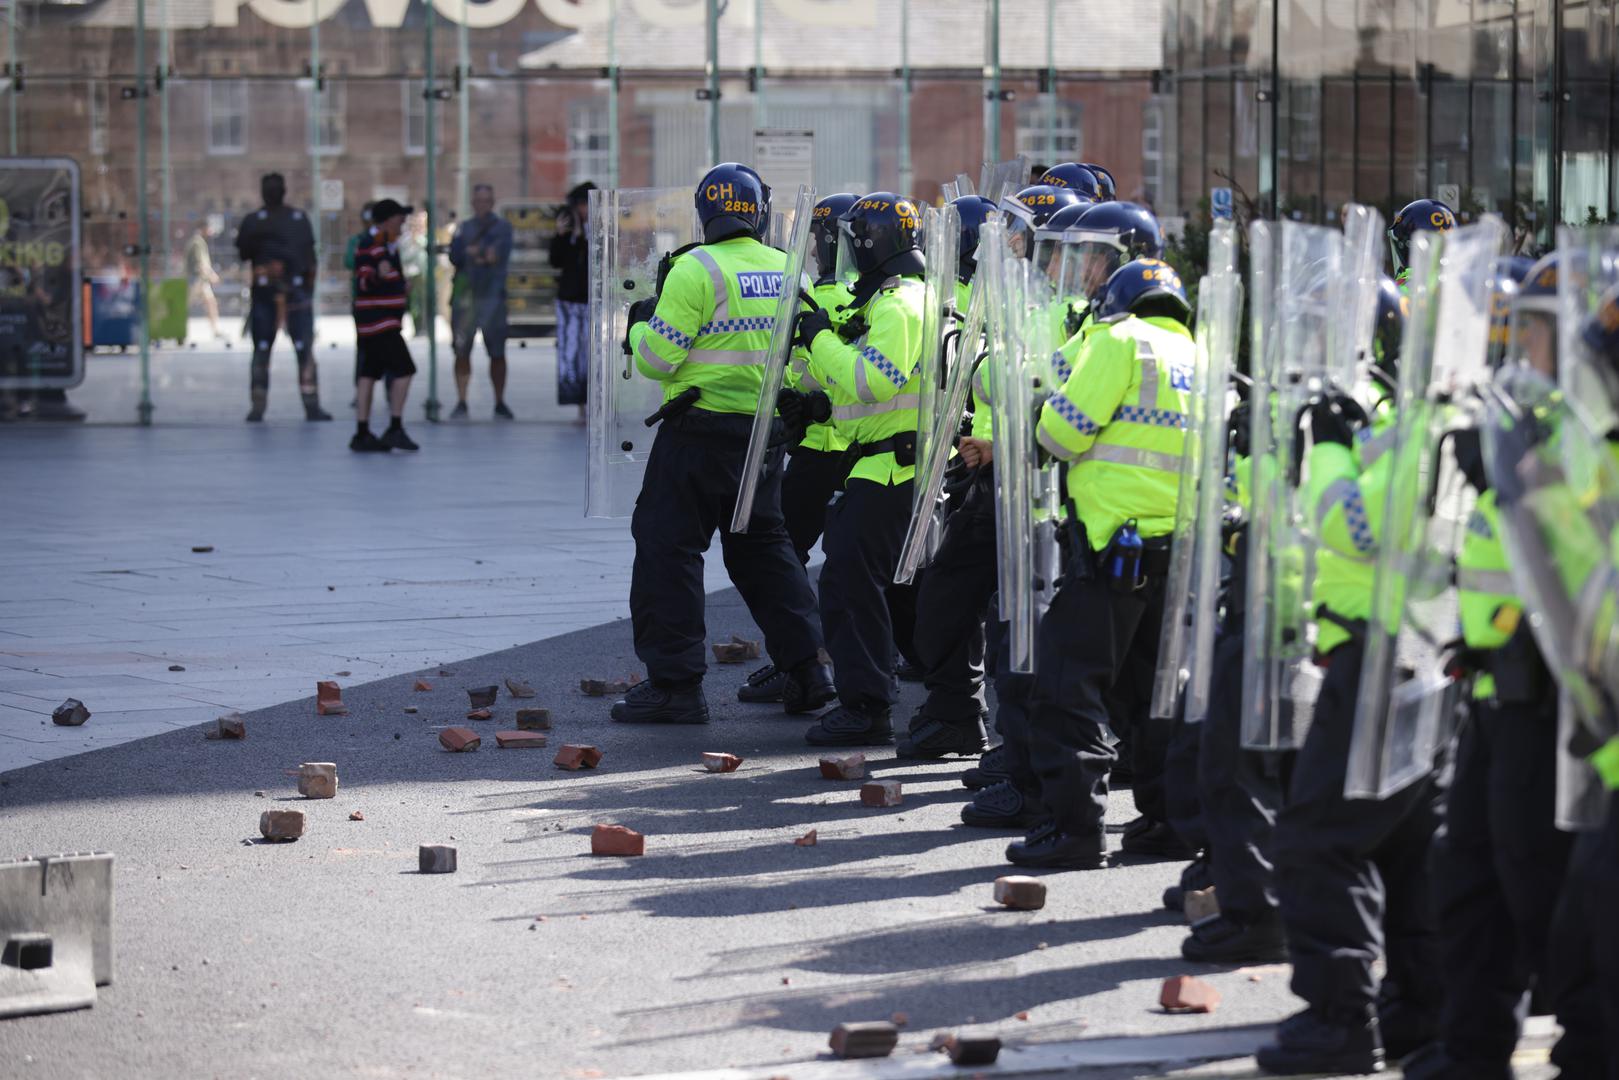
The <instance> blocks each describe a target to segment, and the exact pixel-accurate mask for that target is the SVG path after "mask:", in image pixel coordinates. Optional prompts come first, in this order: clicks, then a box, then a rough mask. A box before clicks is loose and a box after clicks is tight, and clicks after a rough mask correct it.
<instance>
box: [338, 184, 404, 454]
mask: <svg viewBox="0 0 1619 1080" xmlns="http://www.w3.org/2000/svg"><path fill="white" fill-rule="evenodd" d="M412 209H413V208H412V207H409V206H400V205H399V204H398V203H397V202H395V201H394V200H393V199H382V200H380V201H378V202H377V204H376V205H375V206H373V207H372V208H371V229H370V237H369V240H367V241H365V242H362V243H361V244H360V245H359V247H358V248H357V249H356V250H355V252H354V335H355V348H356V350H357V352H358V354H359V372H360V378H359V382H358V383H357V384H356V386H355V393H356V402H355V417H356V419H357V420H358V421H359V426H358V428H357V429H356V431H355V433H354V438H353V439H351V440H349V449H350V450H354V451H356V452H361V453H366V452H381V453H386V452H387V451H389V450H416V449H418V447H417V445H416V444H415V443H414V442H412V441H411V439H410V436H409V435H406V434H405V425H404V420H403V417H404V415H405V397H406V396H407V395H408V394H409V393H410V377H411V376H412V375H414V374H416V365H415V363H413V362H412V361H411V358H410V347H409V346H408V345H406V344H405V337H404V335H403V334H402V333H400V328H401V326H402V325H403V322H404V317H405V308H406V306H407V305H408V303H409V299H408V296H407V292H408V286H407V285H406V282H405V275H404V273H403V271H401V270H400V268H399V248H398V241H399V233H400V230H401V229H403V228H404V226H405V219H406V218H407V217H409V216H410V213H411V210H412ZM378 379H387V380H388V391H387V394H388V410H389V413H390V414H391V417H392V419H391V420H390V422H389V424H388V430H387V431H385V432H383V433H382V436H381V437H380V438H378V437H377V436H376V435H373V434H372V433H371V391H372V388H373V387H375V386H376V384H377V380H378Z"/></svg>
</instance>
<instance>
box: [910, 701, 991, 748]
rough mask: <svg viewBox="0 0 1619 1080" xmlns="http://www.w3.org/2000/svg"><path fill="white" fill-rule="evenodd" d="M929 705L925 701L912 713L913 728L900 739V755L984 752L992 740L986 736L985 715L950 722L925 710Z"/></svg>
mask: <svg viewBox="0 0 1619 1080" xmlns="http://www.w3.org/2000/svg"><path fill="white" fill-rule="evenodd" d="M926 708H927V706H925V705H924V706H923V707H922V708H921V709H918V710H917V711H916V715H915V716H913V717H911V729H910V730H909V731H907V732H906V733H905V737H904V738H902V739H900V741H899V749H898V751H897V754H896V756H898V757H902V758H913V759H919V760H924V761H926V760H932V759H934V758H942V757H946V756H948V755H950V754H959V755H961V756H963V757H971V756H973V755H976V754H982V753H983V752H984V746H985V745H986V744H987V743H988V741H989V740H987V739H986V738H985V737H984V719H983V717H981V716H975V717H973V718H972V719H971V720H966V721H958V722H956V723H949V722H947V721H944V720H941V719H939V718H938V717H936V716H929V715H928V714H927V713H926V712H924V711H923V710H925V709H926Z"/></svg>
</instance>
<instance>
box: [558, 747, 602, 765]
mask: <svg viewBox="0 0 1619 1080" xmlns="http://www.w3.org/2000/svg"><path fill="white" fill-rule="evenodd" d="M601 759H602V752H601V751H600V750H598V749H596V748H595V747H594V746H574V745H571V744H570V745H568V746H564V747H563V748H562V749H561V750H558V751H557V756H556V760H555V761H553V762H552V764H553V765H556V766H557V767H558V768H560V769H594V768H595V767H596V766H597V765H600V764H601Z"/></svg>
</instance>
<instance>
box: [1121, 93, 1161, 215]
mask: <svg viewBox="0 0 1619 1080" xmlns="http://www.w3.org/2000/svg"><path fill="white" fill-rule="evenodd" d="M1173 100H1174V98H1173V96H1172V95H1169V94H1160V95H1155V96H1153V97H1151V98H1149V99H1148V100H1147V104H1146V106H1145V107H1144V108H1143V109H1142V110H1141V187H1142V196H1143V197H1144V198H1145V199H1146V200H1147V205H1148V206H1157V205H1158V199H1159V196H1160V195H1161V194H1162V192H1163V190H1164V112H1165V110H1166V109H1169V108H1171V107H1172V105H1171V104H1170V103H1171V102H1172V101H1173ZM1119 197H1120V198H1123V197H1124V196H1123V195H1120V196H1119Z"/></svg>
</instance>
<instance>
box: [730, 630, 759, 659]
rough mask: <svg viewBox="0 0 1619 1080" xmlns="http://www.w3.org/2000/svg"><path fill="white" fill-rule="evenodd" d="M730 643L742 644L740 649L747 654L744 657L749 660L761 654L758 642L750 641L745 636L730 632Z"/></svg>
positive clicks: (757, 657)
mask: <svg viewBox="0 0 1619 1080" xmlns="http://www.w3.org/2000/svg"><path fill="white" fill-rule="evenodd" d="M731 644H732V645H740V646H742V650H743V652H744V653H746V654H747V655H746V658H747V659H749V660H757V659H759V658H760V656H761V655H763V654H762V652H761V651H760V649H759V643H758V642H757V641H752V640H750V639H748V638H745V637H743V636H742V635H741V634H732V635H731Z"/></svg>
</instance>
